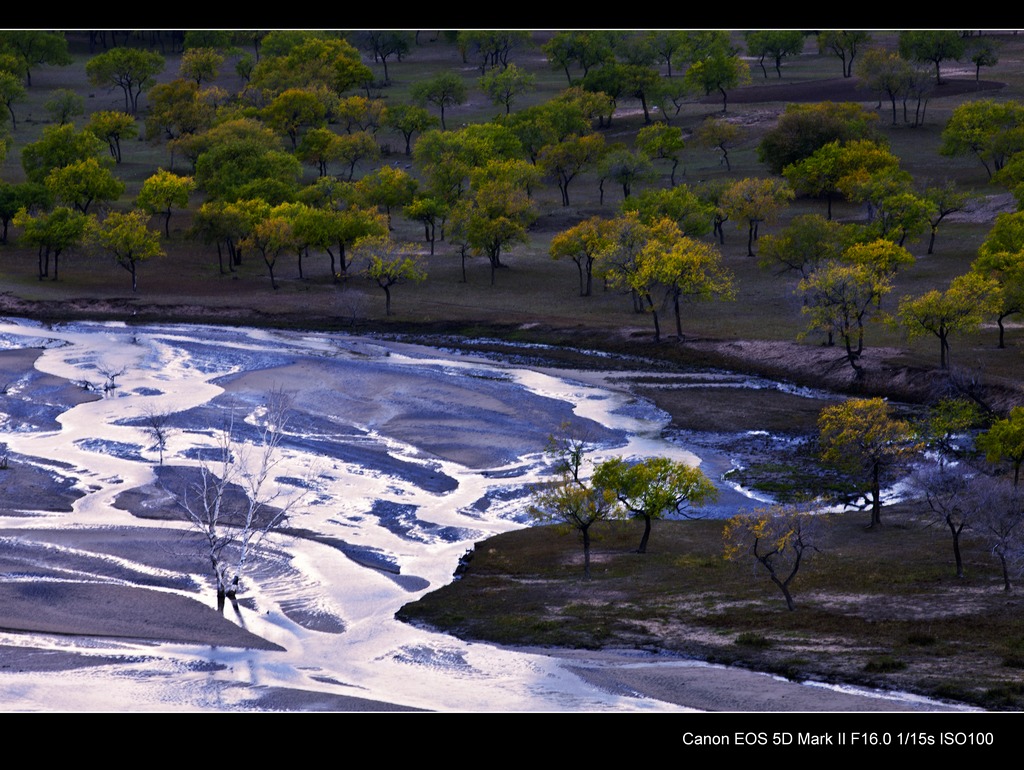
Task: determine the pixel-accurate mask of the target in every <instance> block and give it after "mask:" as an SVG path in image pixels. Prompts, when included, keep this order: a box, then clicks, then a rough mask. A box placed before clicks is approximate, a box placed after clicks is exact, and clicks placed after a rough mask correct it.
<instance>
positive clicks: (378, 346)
mask: <svg viewBox="0 0 1024 770" xmlns="http://www.w3.org/2000/svg"><path fill="white" fill-rule="evenodd" d="M15 348H44V349H45V352H44V353H43V354H42V355H41V356H40V357H39V358H38V359H37V360H36V363H35V367H36V369H37V370H38V371H40V372H44V373H47V374H50V375H54V376H56V377H60V378H64V379H66V380H69V381H71V382H74V383H79V384H80V385H81V387H83V388H86V387H89V388H94V389H95V390H96V392H97V394H102V396H103V397H102V398H95V399H93V400H87V401H85V402H83V403H78V404H75V405H68V406H67V408H63V407H62V408H59V409H57V410H56V412H55V414H54V418H55V420H56V423H55V425H56V426H57V427H56V428H52V427H51V428H49V429H40V427H39V426H38V425H35V426H26V425H25V424H23V423H21V422H19V421H18V419H16V418H17V415H16V414H8V415H7V416H6V417H7V419H6V422H5V428H4V430H3V432H0V441H3V442H4V443H6V444H7V446H8V447H9V449H10V451H11V452H13V453H16V454H17V456H18V457H20V458H39V459H40V460H41V461H47V462H49V463H51V464H52V462H53V460H54V459H58V458H59V461H60V463H61V467H63V468H65V471H64V473H65V475H67V476H68V477H70V478H71V479H73V480H74V482H75V484H76V489H77V490H78V492H79V494H80V496H79V497H78V499H77V500H75V502H74V504H73V509H72V511H71V512H44V511H31V510H29V511H24V510H22V511H18V512H17V513H12V515H8V516H3V517H0V527H2V528H4V529H10V530H17V529H29V528H32V529H57V530H62V531H76V532H81V531H107V530H111V529H116V528H120V527H132V528H135V527H140V526H142V527H147V528H149V530H150V531H152V532H153V533H156V532H157V531H158V530H159V531H161V532H164V533H166V530H168V529H182V528H185V527H186V525H185V524H183V523H182V522H180V521H166V520H159V519H148V518H140V517H139V516H136V515H134V513H133V511H132V510H130V509H131V505H125V504H124V503H123V499H124V498H122V502H121V503H119V502H118V496H119V495H123V494H124V493H126V492H128V491H131V490H134V489H137V488H141V487H144V486H145V485H147V484H150V483H151V482H153V481H154V479H155V477H156V474H157V473H158V469H159V467H160V461H159V451H158V448H157V447H156V446H155V445H154V439H153V436H152V435H151V434H150V433H148V432H147V431H146V429H145V423H146V419H147V417H149V416H152V415H161V416H163V418H165V419H166V425H167V445H166V448H165V451H164V458H163V463H164V465H165V466H169V467H170V466H193V467H195V466H196V464H197V463H198V462H199V460H198V459H197V458H199V457H202V456H203V452H204V451H208V450H210V449H211V448H212V447H216V445H217V441H218V437H219V436H220V435H221V431H222V429H223V426H224V425H225V424H227V422H228V420H229V418H230V420H231V421H235V422H237V424H238V425H240V426H244V425H250V426H251V425H254V424H256V423H258V422H259V419H260V414H261V409H262V404H263V401H264V399H265V396H266V395H267V394H268V393H270V392H286V393H288V394H290V395H291V398H292V414H293V419H292V420H291V421H290V423H289V428H288V429H287V431H286V438H285V440H284V441H283V443H282V444H281V447H280V456H279V458H278V459H279V461H280V465H279V466H277V467H276V468H275V471H274V474H273V478H272V484H273V485H274V492H275V494H279V497H276V498H275V499H276V500H277V501H283V500H288V501H293V504H291V507H290V509H289V525H290V527H291V529H290V530H288V531H287V532H284V533H277V534H272V535H271V536H270V537H269V538H268V542H267V545H268V546H269V547H271V548H272V549H273V550H274V551H275V552H276V553H277V554H279V555H280V554H283V557H279V560H278V561H279V564H278V567H277V568H275V569H273V570H269V569H268V570H265V571H264V572H263V573H262V574H261V573H260V571H259V570H256V571H255V573H254V575H253V577H252V579H251V580H249V581H248V582H247V584H246V585H245V587H244V588H245V592H244V594H243V597H244V599H245V602H243V605H242V608H241V610H240V614H239V616H238V617H237V618H236V619H235V620H237V622H239V623H242V624H244V626H245V627H246V628H247V629H248V630H250V631H252V632H253V633H255V634H257V635H259V636H261V637H263V638H265V639H267V640H269V641H271V642H273V643H275V644H277V645H280V647H282V648H284V652H280V651H261V650H250V649H241V648H231V647H210V646H203V645H189V644H153V643H132V642H129V641H124V640H110V641H105V640H102V639H99V638H81V637H74V636H71V637H68V636H60V635H54V636H46V635H42V634H15V633H3V634H0V645H13V646H18V647H25V648H31V649H36V650H51V651H61V652H73V653H76V654H82V655H93V656H102V657H103V659H104V660H107V659H108V658H110V659H111V660H114V661H115V662H113V663H109V664H107V663H104V664H102V665H95V666H88V667H80V668H74V669H72V670H68V671H63V672H59V673H52V674H49V673H41V672H38V671H37V672H25V673H17V672H13V671H12V672H4V673H0V697H2V698H3V703H4V708H5V709H8V710H28V711H52V710H58V711H97V710H99V711H124V710H127V709H131V710H136V711H197V710H200V711H202V710H224V709H232V708H238V707H243V708H246V707H251V704H252V702H253V701H252V698H253V692H254V688H256V689H259V690H263V691H267V690H275V691H277V692H290V691H302V692H304V693H307V694H308V693H318V694H322V695H324V696H325V697H327V696H349V697H356V698H365V699H368V700H369V701H381V702H387V703H391V704H396V705H398V706H401V707H406V708H412V709H431V710H441V711H466V712H478V711H610V710H615V711H660V710H673V711H678V710H680V707H679V706H678V705H674V704H670V703H665V702H662V701H658V700H654V699H651V698H640V697H634V696H633V695H631V694H622V693H617V692H608V691H605V690H602V689H601V688H598V687H595V686H593V685H591V684H588V683H587V682H586V681H584V680H583V679H581V678H580V677H578V676H576V675H575V674H573V673H572V672H571V671H569V670H568V669H566V668H565V667H563V665H562V664H561V663H560V662H559V661H557V660H555V659H552V658H550V657H547V656H545V655H535V654H527V653H524V652H520V651H512V650H505V649H500V648H497V647H494V646H492V645H487V644H479V643H468V642H463V641H461V640H458V639H456V638H453V637H451V636H447V635H444V634H439V633H434V632H431V631H427V630H423V629H418V628H414V627H410V626H408V625H406V624H403V623H400V622H398V621H396V620H395V619H394V614H395V612H396V610H398V609H399V608H400V607H401V606H402V605H404V604H406V603H407V602H409V601H412V600H414V599H415V598H417V597H418V596H420V595H422V593H424V592H426V591H430V590H432V589H434V588H437V587H438V586H441V585H443V584H445V583H447V582H448V581H450V580H452V576H453V572H454V570H455V567H456V565H457V563H458V561H459V559H460V557H461V556H462V555H463V554H464V553H465V552H466V551H467V550H469V549H470V548H472V547H473V544H474V543H476V542H478V541H480V540H482V539H484V538H486V537H488V536H490V535H493V534H496V533H500V532H504V531H508V530H510V529H514V528H519V527H523V526H528V524H529V520H528V517H527V516H526V514H525V513H524V510H525V507H526V506H525V502H524V501H525V496H526V494H527V493H528V490H529V488H530V486H531V485H532V484H534V483H535V482H537V481H539V480H541V479H543V478H544V477H545V475H546V474H547V472H548V470H549V465H548V458H547V457H546V455H545V454H544V451H543V450H544V447H545V440H546V438H547V436H548V435H549V434H550V433H551V432H552V431H555V430H557V429H558V427H559V425H560V424H562V423H563V422H565V421H571V422H572V423H574V424H575V426H576V427H577V429H579V430H582V431H583V432H585V433H586V434H587V435H588V436H589V437H590V438H591V440H592V442H593V445H594V447H595V449H594V452H593V455H592V457H593V459H594V460H600V459H602V458H603V457H607V456H611V455H626V456H635V457H644V456H650V455H664V456H670V457H673V458H675V459H680V460H687V461H689V462H694V463H699V462H701V458H700V457H697V456H696V455H695V454H693V453H692V452H691V451H689V450H688V449H687V448H686V447H684V446H680V445H679V444H678V443H677V442H675V441H673V440H672V437H671V436H670V435H669V434H668V433H667V432H666V426H667V424H668V416H667V415H666V414H664V413H663V412H661V411H660V410H658V409H657V408H655V407H654V406H653V405H652V404H650V403H648V402H645V401H642V400H637V399H635V398H633V397H631V396H630V395H629V394H628V393H625V392H623V391H621V390H617V389H614V388H609V387H602V386H601V385H600V381H599V378H598V379H596V380H595V374H594V372H589V373H587V376H586V377H582V376H581V377H574V376H573V372H571V371H562V372H557V373H553V372H551V371H550V370H539V369H537V368H532V367H529V366H524V365H522V364H519V363H511V362H503V361H500V360H494V359H486V360H485V359H483V358H477V357H472V356H466V355H462V354H459V353H456V352H454V351H446V350H444V349H442V348H431V347H424V346H419V345H415V344H408V343H404V342H399V341H394V340H383V339H377V338H372V337H350V336H345V335H337V334H325V333H320V332H309V333H302V332H295V331H288V332H285V331H274V330H257V329H247V328H221V327H203V326H186V325H166V326H160V325H149V326H126V325H123V324H118V323H86V322H81V323H69V324H62V325H53V326H50V325H44V324H40V323H36V322H31V321H24V320H20V319H5V320H3V321H2V322H0V349H15ZM620 374H621V372H620ZM104 384H106V385H107V386H108V387H107V388H106V390H104V389H103V386H104ZM26 387H27V386H26ZM21 389H22V384H20V383H19V382H11V383H8V385H7V395H8V396H9V398H8V403H9V404H14V403H18V396H19V394H21V395H22V396H23V399H22V402H23V403H25V404H27V403H29V402H30V401H31V393H28V392H24V393H23V392H22V390H21ZM14 411H16V410H14ZM48 467H51V466H48ZM724 491H726V492H727V493H728V494H731V495H736V496H738V499H742V495H743V493H742V491H737V490H735V489H726V490H724ZM300 531H301V532H304V533H306V534H305V535H298V534H296V533H297V532H300ZM69 547H70V546H69ZM165 556H166V554H165ZM91 557H92V558H95V559H109V560H110V561H111V563H113V562H114V561H116V563H117V565H118V568H119V569H120V570H122V571H124V570H128V569H129V568H130V570H131V572H132V574H140V575H153V576H154V580H157V579H159V580H161V581H163V583H161V587H162V590H168V591H174V592H178V593H180V594H181V595H183V596H188V597H189V598H191V599H194V600H196V601H200V602H204V603H209V602H211V601H212V599H213V590H212V587H211V584H210V579H209V577H208V576H207V575H206V574H203V573H202V572H201V570H199V569H197V570H196V571H195V572H194V573H190V574H188V575H183V576H177V575H174V574H173V572H174V568H173V564H171V565H169V564H168V563H167V559H166V558H163V559H162V560H157V559H154V558H152V555H150V556H149V557H147V556H144V555H143V554H141V553H140V554H138V555H137V556H133V554H132V553H131V552H130V551H125V552H121V553H117V554H91ZM158 561H159V564H158V563H157V562H158ZM172 578H174V579H177V578H182V579H183V580H184V582H183V583H182V582H181V580H179V581H178V582H174V581H173V580H172ZM14 579H17V576H12V575H5V576H2V577H0V580H14ZM83 579H93V578H90V577H84V578H83ZM228 614H229V616H230V611H229V613H228ZM278 688H280V689H278Z"/></svg>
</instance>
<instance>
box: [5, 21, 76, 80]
mask: <svg viewBox="0 0 1024 770" xmlns="http://www.w3.org/2000/svg"><path fill="white" fill-rule="evenodd" d="M0 51H2V52H4V53H10V54H13V55H14V56H16V57H17V59H18V60H19V61H20V62H21V65H22V70H23V72H24V75H25V83H26V85H28V86H30V87H31V85H32V69H33V68H34V67H36V66H38V65H40V64H50V65H54V66H57V67H66V66H68V65H69V64H71V62H72V59H71V53H70V52H69V51H68V41H67V38H66V37H64V33H63V32H48V31H44V30H35V29H8V30H4V31H3V32H2V33H0Z"/></svg>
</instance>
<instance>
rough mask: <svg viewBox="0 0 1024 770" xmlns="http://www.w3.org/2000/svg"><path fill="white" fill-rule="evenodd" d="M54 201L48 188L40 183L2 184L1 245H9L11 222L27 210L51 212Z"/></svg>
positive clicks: (0, 184)
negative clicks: (8, 237)
mask: <svg viewBox="0 0 1024 770" xmlns="http://www.w3.org/2000/svg"><path fill="white" fill-rule="evenodd" d="M52 206H53V199H52V198H51V197H50V193H49V192H47V190H46V186H45V185H42V184H39V183H38V182H20V183H18V184H11V183H10V182H0V227H2V229H0V243H7V229H8V225H10V223H11V220H12V219H13V218H14V217H15V216H16V215H17V214H18V212H20V211H21V210H22V209H25V210H26V211H28V212H35V211H38V210H49V209H50V208H51V207H52Z"/></svg>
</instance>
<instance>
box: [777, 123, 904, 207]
mask: <svg viewBox="0 0 1024 770" xmlns="http://www.w3.org/2000/svg"><path fill="white" fill-rule="evenodd" d="M899 163H900V160H899V158H897V157H896V156H895V155H893V154H892V153H891V152H890V151H889V149H888V148H887V147H885V146H883V145H881V144H879V143H877V142H875V141H872V140H870V139H852V140H849V141H846V142H841V141H840V140H835V141H832V142H829V143H828V144H825V145H822V146H821V147H819V148H818V149H816V150H815V151H814V152H813V153H811V154H810V155H808V156H807V157H805V158H802V159H800V160H798V161H796V162H794V163H791V164H789V165H788V166H786V167H785V168H783V169H782V175H783V177H785V179H786V181H787V182H789V184H790V186H791V187H792V188H793V191H794V192H795V193H796V194H797V195H808V196H812V197H819V196H824V197H825V200H826V203H827V206H828V218H829V219H832V201H833V199H834V198H835V197H836V196H837V195H838V194H839V193H840V190H842V189H844V188H846V187H848V186H849V182H850V179H851V178H852V177H856V178H860V177H862V176H863V175H865V174H875V173H878V172H886V171H892V170H896V169H898V168H899Z"/></svg>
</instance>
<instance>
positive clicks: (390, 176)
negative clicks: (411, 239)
mask: <svg viewBox="0 0 1024 770" xmlns="http://www.w3.org/2000/svg"><path fill="white" fill-rule="evenodd" d="M418 186H419V182H418V181H417V180H416V178H415V177H414V176H412V175H411V174H409V173H408V172H406V171H403V170H402V169H400V168H394V167H393V166H381V167H380V168H379V169H377V170H376V171H373V172H371V173H369V174H367V175H366V176H364V177H363V178H362V179H360V180H359V181H358V182H356V185H355V191H356V194H357V195H358V197H359V200H360V201H362V202H363V203H364V204H365V205H369V206H380V207H381V208H383V209H384V214H385V216H386V217H387V221H388V227H389V228H390V227H391V210H392V209H394V208H401V207H402V206H406V205H408V204H410V203H412V200H413V197H414V196H415V195H416V188H417V187H418Z"/></svg>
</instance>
